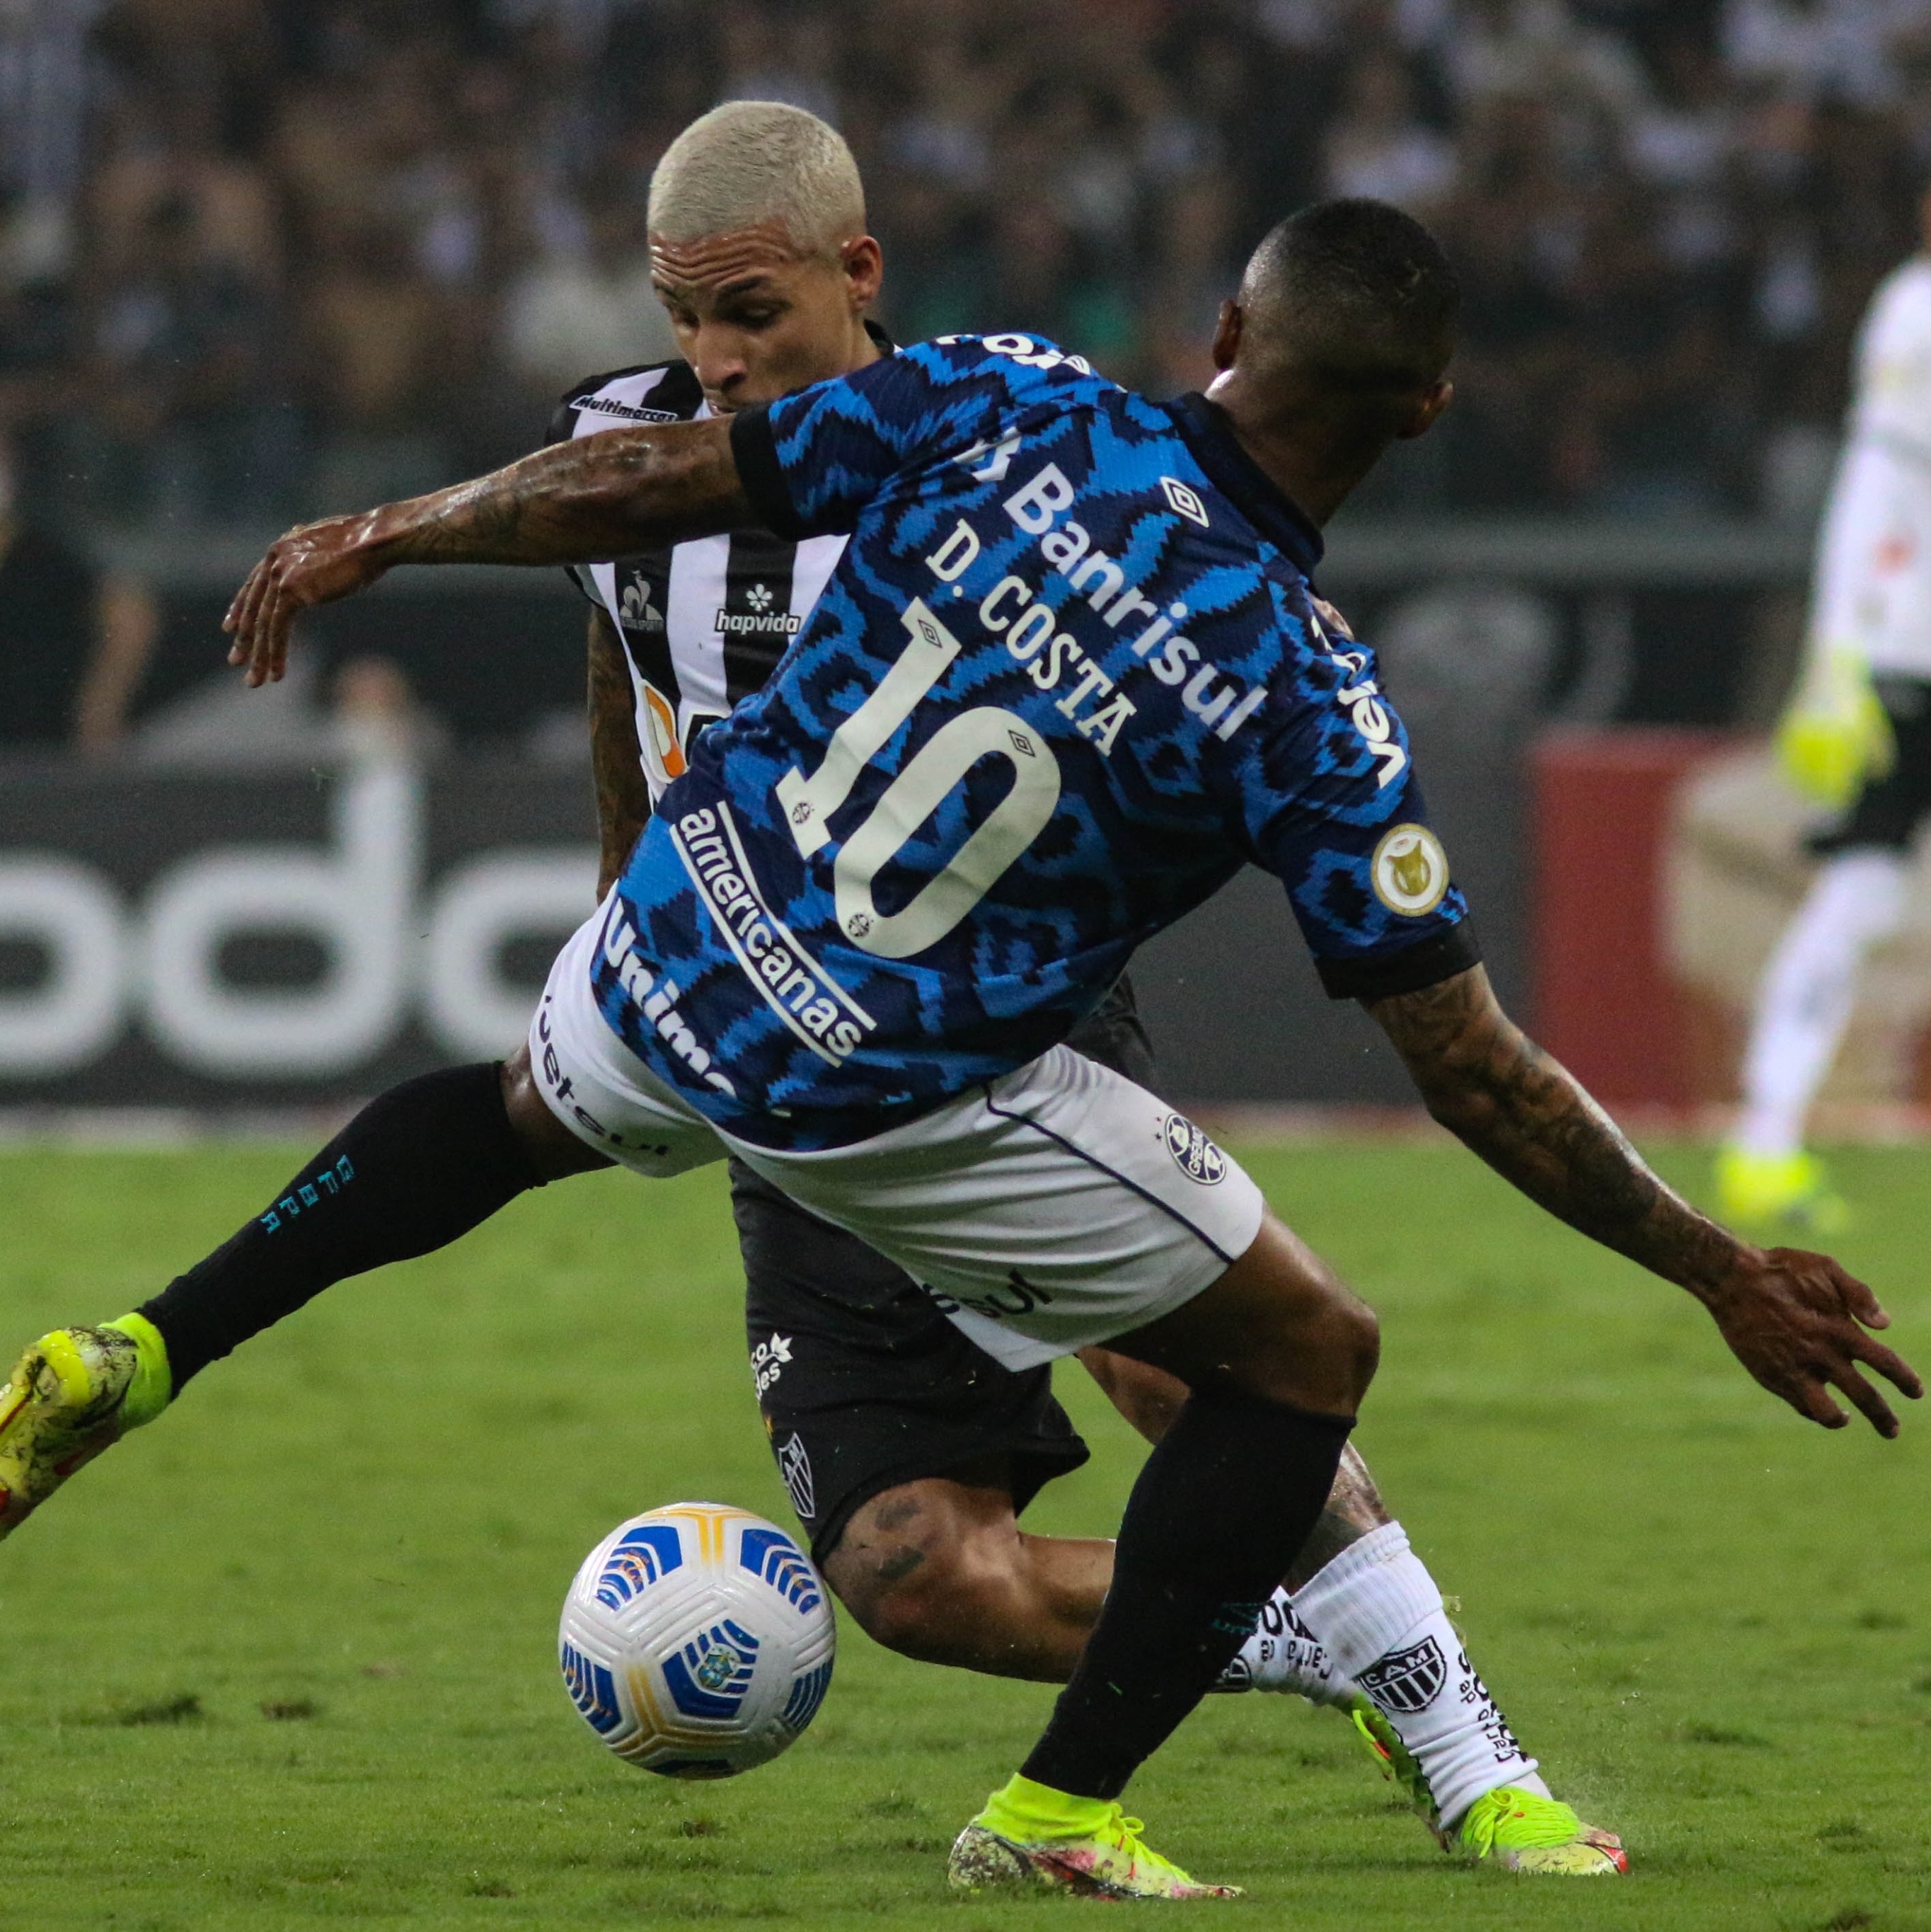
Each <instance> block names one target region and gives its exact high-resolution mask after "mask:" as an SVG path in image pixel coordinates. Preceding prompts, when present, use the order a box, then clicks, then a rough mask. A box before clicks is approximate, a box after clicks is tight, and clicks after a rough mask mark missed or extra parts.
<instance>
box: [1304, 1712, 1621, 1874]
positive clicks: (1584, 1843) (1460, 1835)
mask: <svg viewBox="0 0 1931 1932" xmlns="http://www.w3.org/2000/svg"><path fill="white" fill-rule="evenodd" d="M1342 1709H1344V1710H1345V1712H1346V1713H1347V1715H1348V1717H1350V1718H1352V1719H1353V1720H1354V1728H1355V1730H1357V1732H1358V1733H1360V1737H1361V1741H1362V1742H1363V1744H1365V1745H1366V1746H1367V1747H1368V1748H1369V1751H1372V1752H1373V1753H1374V1754H1375V1762H1376V1763H1378V1765H1379V1766H1381V1775H1382V1776H1383V1777H1384V1778H1387V1780H1388V1781H1389V1782H1390V1784H1393V1785H1395V1786H1396V1787H1397V1788H1398V1789H1399V1790H1400V1792H1401V1793H1402V1796H1403V1797H1405V1799H1407V1800H1408V1804H1409V1806H1410V1808H1411V1809H1412V1810H1413V1811H1414V1813H1415V1814H1416V1816H1417V1817H1419V1818H1420V1820H1421V1821H1422V1823H1423V1824H1425V1825H1426V1826H1427V1827H1428V1829H1429V1830H1430V1831H1431V1832H1433V1833H1434V1835H1435V1842H1436V1843H1437V1844H1438V1845H1440V1846H1441V1848H1442V1849H1443V1850H1444V1851H1445V1852H1459V1854H1461V1855H1462V1856H1463V1857H1465V1858H1473V1859H1474V1860H1475V1861H1477V1862H1478V1863H1486V1864H1492V1865H1495V1866H1496V1867H1498V1868H1499V1869H1501V1870H1504V1871H1514V1872H1524V1873H1530V1874H1532V1875H1534V1876H1540V1877H1549V1878H1608V1877H1610V1876H1612V1875H1614V1874H1615V1873H1621V1872H1626V1871H1627V1870H1629V1868H1630V1858H1629V1854H1628V1853H1627V1852H1625V1851H1624V1849H1623V1841H1622V1840H1621V1839H1620V1838H1618V1837H1617V1836H1616V1835H1615V1832H1605V1831H1603V1830H1602V1829H1600V1828H1599V1827H1598V1826H1594V1825H1585V1824H1584V1823H1583V1822H1582V1820H1581V1819H1579V1817H1576V1814H1575V1812H1574V1811H1572V1810H1571V1809H1570V1807H1569V1806H1568V1805H1564V1804H1563V1803H1562V1802H1561V1801H1560V1800H1559V1799H1554V1798H1543V1797H1539V1796H1537V1794H1536V1793H1534V1792H1532V1791H1520V1790H1516V1787H1514V1786H1513V1785H1507V1784H1505V1785H1503V1786H1502V1787H1500V1788H1499V1789H1498V1790H1494V1791H1491V1792H1488V1793H1485V1794H1484V1795H1483V1796H1482V1797H1480V1798H1478V1799H1476V1801H1475V1802H1474V1804H1473V1805H1470V1806H1469V1808H1468V1811H1466V1812H1465V1814H1463V1816H1462V1820H1461V1822H1460V1823H1459V1824H1457V1825H1456V1826H1455V1828H1454V1829H1453V1830H1452V1831H1450V1830H1444V1829H1443V1826H1442V1823H1441V1814H1440V1813H1439V1812H1438V1811H1437V1810H1436V1809H1435V1799H1434V1796H1433V1794H1432V1793H1431V1792H1430V1791H1429V1788H1428V1781H1427V1779H1426V1778H1424V1777H1423V1775H1422V1771H1421V1766H1420V1765H1419V1764H1417V1763H1416V1762H1415V1760H1414V1757H1412V1756H1411V1754H1409V1752H1408V1750H1407V1749H1406V1748H1405V1746H1404V1745H1403V1744H1402V1741H1401V1739H1400V1738H1399V1737H1398V1736H1396V1733H1395V1728H1394V1727H1393V1725H1392V1724H1390V1723H1389V1722H1388V1721H1387V1718H1385V1717H1384V1716H1383V1715H1382V1714H1381V1710H1380V1709H1379V1708H1378V1706H1376V1705H1375V1703H1373V1702H1372V1700H1370V1699H1369V1698H1366V1697H1361V1696H1360V1695H1358V1694H1357V1696H1356V1697H1354V1698H1353V1699H1352V1700H1351V1701H1350V1702H1349V1703H1348V1704H1346V1705H1345V1706H1342Z"/></svg>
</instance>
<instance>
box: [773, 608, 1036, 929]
mask: <svg viewBox="0 0 1931 1932" xmlns="http://www.w3.org/2000/svg"><path fill="white" fill-rule="evenodd" d="M904 623H905V628H906V630H907V631H908V632H909V633H910V642H909V643H907V645H906V646H905V649H904V651H903V652H901V653H900V655H899V657H898V661H897V662H896V663H895V664H893V665H892V668H891V669H890V670H888V671H887V672H886V673H885V675H884V676H883V678H881V679H880V680H879V682H878V685H877V688H876V689H875V690H874V691H873V692H872V693H871V695H870V696H869V697H867V698H866V700H865V702H864V703H862V704H861V705H860V706H859V707H858V709H856V711H854V712H853V713H852V714H851V715H850V717H849V718H847V719H846V720H845V721H844V723H843V724H841V725H840V726H839V727H838V729H837V730H836V731H835V732H834V733H832V741H831V742H830V744H829V745H827V746H826V748H825V758H824V762H823V763H822V764H821V765H820V766H819V767H818V769H817V770H816V771H815V772H813V773H812V774H811V776H810V777H809V778H807V777H806V776H805V774H804V773H803V772H801V771H799V769H798V768H797V767H796V766H795V765H794V766H793V767H792V768H791V769H790V771H788V772H786V773H785V775H784V777H782V778H780V779H779V780H778V784H777V787H776V792H777V797H778V803H779V805H781V806H782V807H783V808H784V817H785V821H786V823H787V824H789V825H790V828H791V836H792V837H793V838H794V839H795V840H796V841H797V844H798V849H799V851H800V852H802V853H803V854H804V855H805V857H806V858H810V857H811V856H812V854H813V853H815V852H818V851H820V850H823V847H826V845H828V844H830V843H831V839H832V835H831V832H830V831H829V828H828V826H827V823H826V821H827V820H829V818H830V817H831V815H832V813H833V812H835V811H837V810H838V808H839V806H840V805H843V804H844V802H845V801H846V799H848V798H849V797H850V796H851V792H852V787H853V786H854V785H855V784H856V783H857V782H858V777H859V772H862V771H863V770H864V769H865V766H867V765H868V764H869V763H871V761H872V760H873V759H874V758H875V757H877V755H878V754H879V753H880V751H882V750H883V748H884V747H885V745H886V742H887V741H888V740H889V739H890V738H891V737H892V734H893V733H895V731H896V730H898V727H900V726H901V724H904V722H905V721H906V720H907V718H910V716H911V715H912V713H913V711H914V710H915V709H916V708H917V707H918V704H919V700H920V699H922V697H925V696H926V694H928V692H929V691H931V688H932V687H933V686H934V685H935V684H937V682H938V681H939V679H940V678H941V677H943V676H944V675H945V673H946V667H947V666H948V665H949V664H951V662H952V660H953V658H955V657H957V656H958V654H959V649H960V646H959V640H958V638H956V637H954V636H953V635H952V633H951V631H949V630H947V629H946V627H945V625H943V624H942V623H940V622H939V620H938V619H937V618H936V617H935V616H933V614H932V613H931V611H930V610H928V609H927V608H926V607H925V604H924V603H923V601H922V600H920V599H919V598H916V597H915V598H913V600H912V602H911V604H910V606H909V607H907V610H906V611H905V613H904ZM985 757H999V758H1003V759H1004V760H1006V763H1008V764H1009V765H1010V766H1012V789H1011V790H1009V791H1008V792H1007V793H1006V796H1004V797H1003V798H1002V799H1000V801H999V802H998V804H997V805H995V806H994V808H993V809H992V811H991V813H990V814H988V817H987V818H986V820H985V823H984V824H983V825H982V826H979V829H977V830H976V832H973V834H972V835H971V836H970V837H969V838H967V840H966V841H965V843H964V844H963V845H961V847H959V849H958V850H957V851H956V852H955V853H953V854H952V856H951V858H950V859H948V860H947V861H946V864H945V866H944V868H943V869H942V870H941V871H939V872H938V873H937V874H935V875H934V877H931V878H930V879H928V880H926V882H925V884H924V885H922V886H920V887H919V890H918V891H917V892H915V893H914V894H913V896H912V898H911V900H910V903H909V904H907V905H906V906H904V907H903V908H902V909H901V910H899V911H898V912H894V913H881V912H880V910H878V907H877V905H876V904H874V902H873V899H872V895H871V889H872V882H873V881H874V880H875V879H876V878H877V877H878V874H879V873H880V871H882V870H883V868H885V867H886V865H889V863H890V862H892V859H894V858H895V857H896V856H898V853H900V852H901V850H903V849H904V846H905V844H906V841H907V840H908V839H909V838H910V837H911V836H912V835H913V832H916V831H917V830H918V829H919V826H922V824H924V823H925V820H927V819H928V818H929V817H931V814H933V812H934V811H936V810H937V808H938V806H939V805H940V802H941V801H942V800H943V799H944V798H945V797H946V795H947V793H949V792H950V791H951V790H952V789H953V787H955V786H956V785H958V784H961V783H962V782H963V781H964V778H965V775H966V774H967V772H970V770H971V769H972V768H973V766H974V765H976V764H977V763H978V762H979V760H980V759H982V758H985ZM1059 800H1060V767H1059V763H1058V760H1057V759H1055V758H1054V756H1053V751H1052V747H1051V745H1048V744H1047V743H1046V742H1045V741H1044V740H1043V739H1042V738H1041V737H1040V736H1039V733H1038V732H1037V731H1036V730H1033V728H1032V727H1030V726H1029V725H1028V724H1027V722H1026V721H1025V719H1024V718H1021V717H1020V716H1019V715H1018V714H1017V713H1016V712H1011V711H1007V710H1005V709H1002V708H1001V707H1000V706H997V705H994V704H986V705H980V706H976V707H975V708H974V709H972V710H970V711H963V712H961V713H960V714H959V715H958V717H956V718H952V719H951V720H949V721H948V722H947V723H946V724H942V725H940V727H939V728H938V730H936V731H935V732H934V733H933V734H932V735H931V737H930V738H928V739H927V740H926V741H925V743H924V744H923V745H921V746H920V747H919V751H918V754H917V755H916V757H913V760H911V762H910V763H909V764H907V766H906V767H905V769H904V770H903V771H901V772H900V773H899V774H898V776H897V777H896V778H894V779H893V780H892V782H891V783H890V784H888V785H887V786H886V788H885V790H884V792H883V794H882V795H881V796H880V798H879V799H878V802H877V803H876V804H875V805H874V806H873V807H872V808H871V811H869V812H868V813H867V814H865V818H864V819H863V820H862V822H861V823H859V824H858V825H856V826H854V827H853V829H852V831H851V833H850V835H849V836H848V837H847V838H846V839H845V841H844V843H843V844H841V846H840V847H839V848H838V856H837V857H836V859H834V860H833V862H832V898H833V904H834V906H835V910H836V912H837V914H838V929H839V931H840V932H842V933H844V935H845V937H846V938H847V939H849V940H850V941H851V943H852V944H853V945H854V946H856V947H859V948H860V949H861V950H863V951H865V952H867V953H874V954H876V955H877V956H878V957H879V958H880V959H911V958H912V957H913V956H914V955H916V954H917V953H923V952H924V951H925V950H926V949H927V948H928V947H933V946H936V945H937V944H938V943H939V941H940V940H942V939H943V938H945V936H946V934H947V933H949V932H951V931H952V928H953V927H954V926H957V925H958V922H959V921H960V920H961V919H964V917H965V916H966V915H967V913H969V912H970V911H971V910H972V909H973V907H974V906H976V905H977V904H979V901H980V900H981V899H982V898H985V895H986V894H987V893H988V892H990V891H991V889H992V888H993V886H994V884H995V883H997V881H998V879H999V877H1000V874H1002V873H1003V872H1004V871H1005V870H1006V868H1007V867H1008V866H1009V865H1011V864H1012V862H1013V861H1014V860H1015V859H1017V858H1018V856H1019V855H1020V854H1021V853H1022V852H1024V850H1026V848H1027V846H1029V845H1030V844H1032V842H1033V840H1034V839H1035V838H1037V837H1038V836H1039V833H1040V831H1041V829H1042V828H1043V827H1044V826H1045V823H1046V821H1047V820H1048V819H1049V818H1051V817H1052V815H1053V810H1054V807H1055V806H1056V805H1057V804H1058V803H1059Z"/></svg>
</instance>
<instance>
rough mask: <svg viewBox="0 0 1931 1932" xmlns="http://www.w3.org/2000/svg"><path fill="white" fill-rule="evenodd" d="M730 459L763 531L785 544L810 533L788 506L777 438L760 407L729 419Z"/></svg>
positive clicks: (741, 412)
mask: <svg viewBox="0 0 1931 1932" xmlns="http://www.w3.org/2000/svg"><path fill="white" fill-rule="evenodd" d="M731 459H732V460H733V462H735V463H736V465H737V472H738V481H739V482H741V483H742V484H743V485H744V493H745V495H746V496H748V497H749V498H750V499H751V507H752V508H754V510H756V511H757V514H758V515H759V517H760V518H761V519H762V520H763V524H764V526H765V528H766V529H768V530H769V531H770V532H772V534H773V535H776V536H781V537H782V538H784V540H785V541H786V542H787V543H796V542H797V541H798V540H799V538H801V537H804V536H808V535H810V532H808V530H807V529H805V526H803V524H802V523H800V522H799V520H798V513H797V511H796V510H794V509H793V508H792V506H791V491H790V486H789V485H788V484H787V483H786V482H785V480H784V469H783V467H782V466H781V465H780V463H779V462H778V439H777V437H775V435H774V434H772V428H771V418H770V417H769V415H768V414H767V413H766V412H765V411H764V410H762V409H755V410H739V412H738V413H737V414H736V416H733V417H732V418H731Z"/></svg>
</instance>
